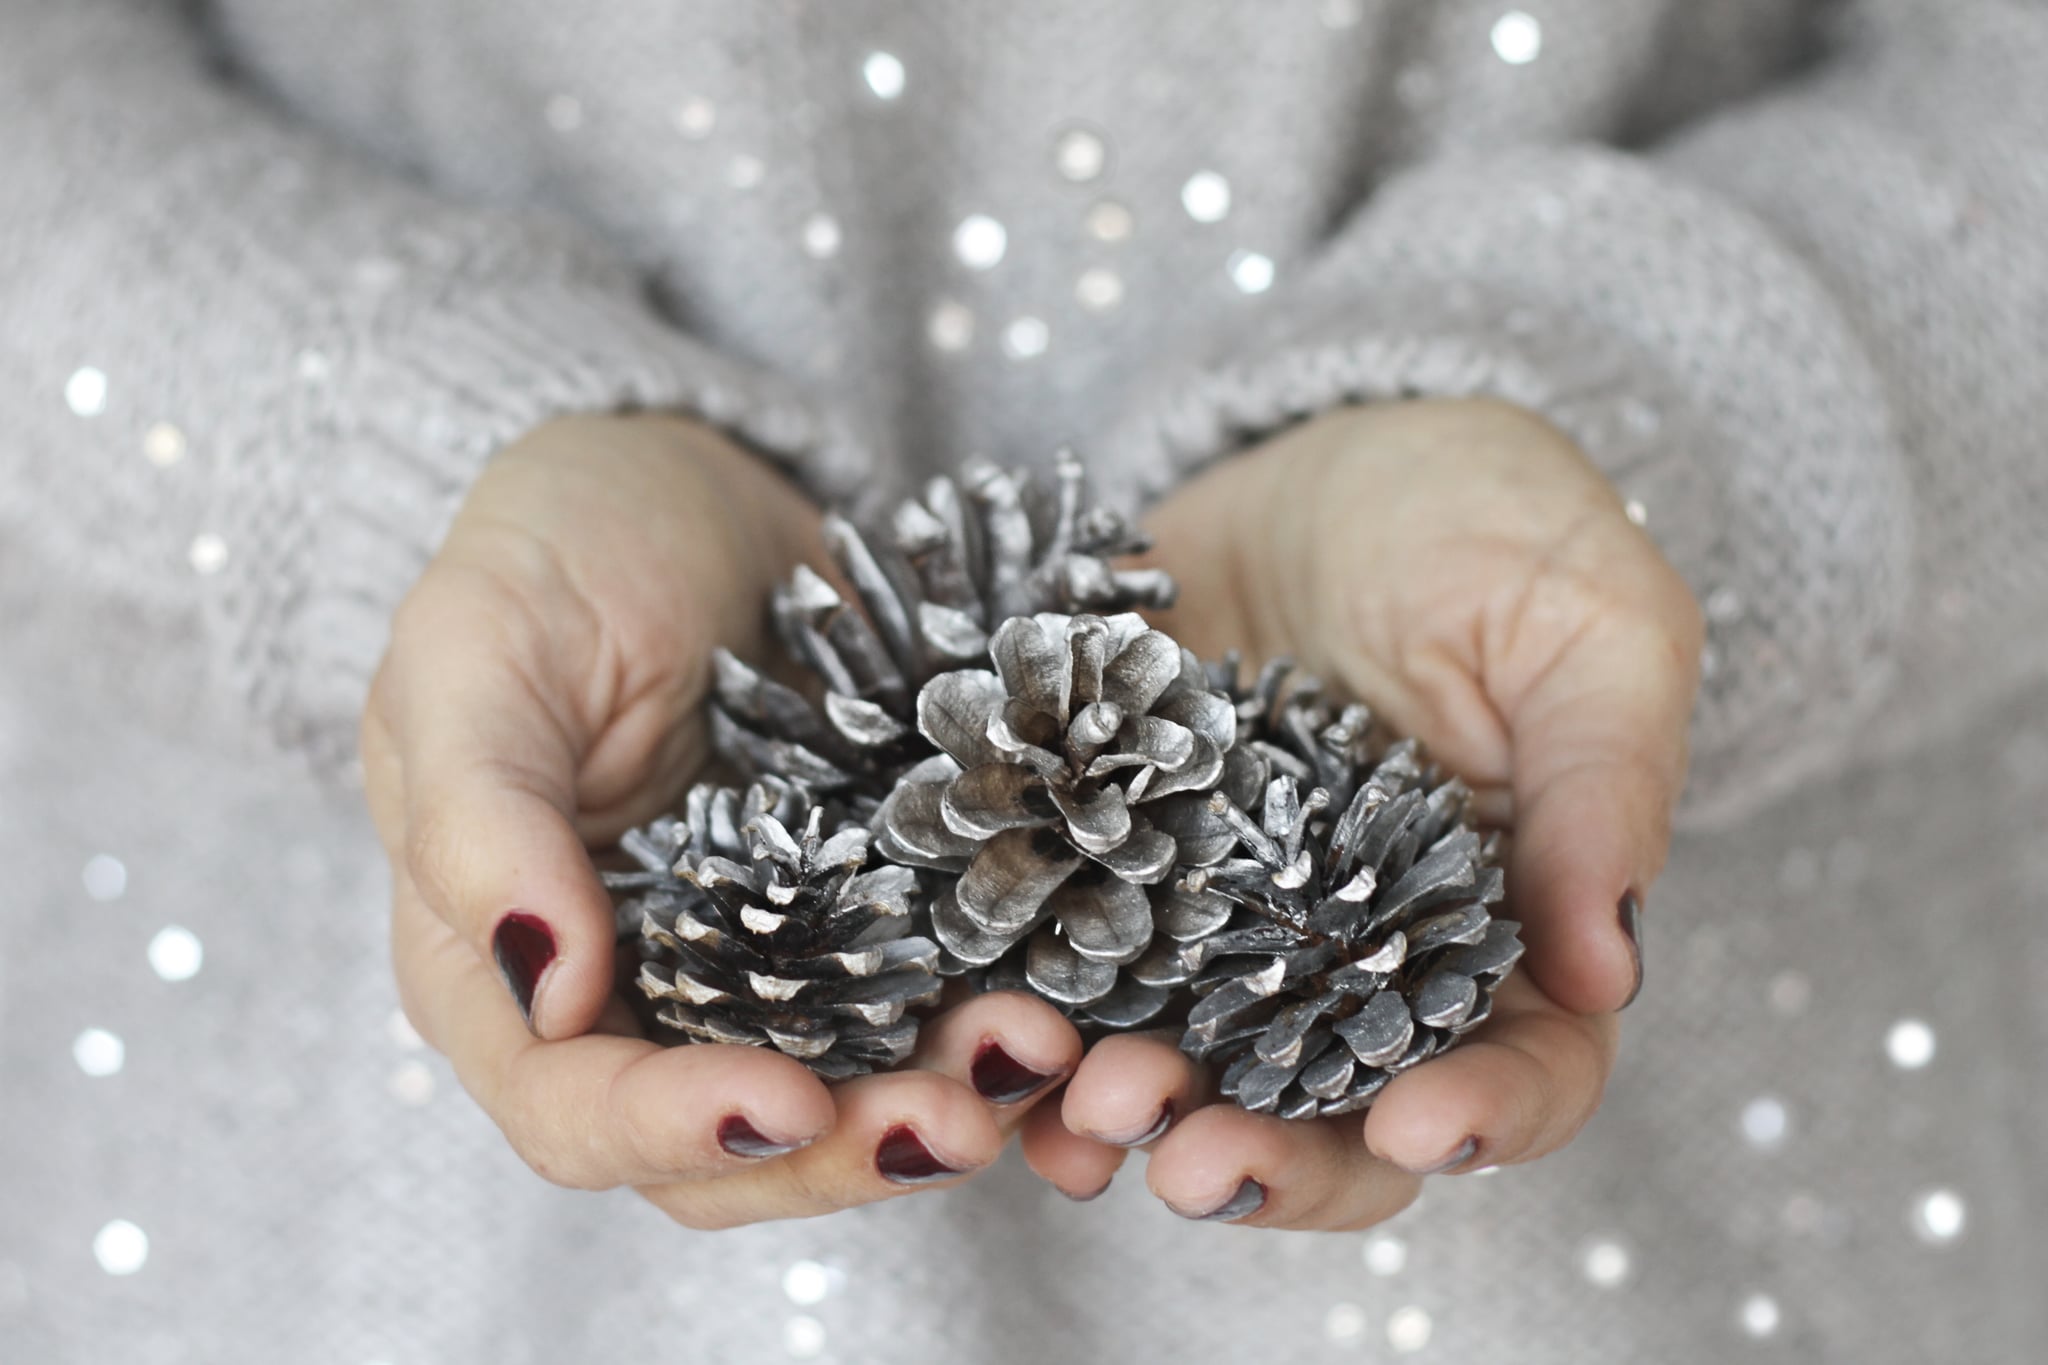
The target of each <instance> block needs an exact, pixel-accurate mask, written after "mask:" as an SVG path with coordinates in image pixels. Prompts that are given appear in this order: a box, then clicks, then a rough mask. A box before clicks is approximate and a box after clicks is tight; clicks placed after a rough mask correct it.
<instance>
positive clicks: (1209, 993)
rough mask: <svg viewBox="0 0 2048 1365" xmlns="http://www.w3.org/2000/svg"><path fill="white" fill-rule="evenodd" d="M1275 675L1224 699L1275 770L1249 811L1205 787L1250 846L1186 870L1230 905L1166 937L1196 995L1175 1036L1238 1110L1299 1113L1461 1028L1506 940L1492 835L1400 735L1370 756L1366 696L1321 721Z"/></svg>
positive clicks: (1368, 1096)
mask: <svg viewBox="0 0 2048 1365" xmlns="http://www.w3.org/2000/svg"><path fill="white" fill-rule="evenodd" d="M1288 680H1289V670H1288V668H1287V667H1286V666H1285V665H1281V666H1278V667H1275V668H1269V669H1268V670H1267V672H1266V673H1265V674H1262V675H1261V677H1260V680H1259V683H1258V684H1257V685H1255V686H1254V688H1253V689H1252V690H1251V691H1250V692H1249V693H1241V694H1237V700H1238V702H1239V705H1240V709H1241V712H1242V713H1243V715H1242V718H1243V719H1245V720H1246V721H1247V728H1248V730H1251V731H1252V732H1253V733H1252V735H1251V736H1250V737H1249V738H1248V742H1247V745H1246V752H1248V753H1254V754H1257V755H1258V756H1259V757H1260V758H1261V759H1262V760H1263V761H1264V762H1265V763H1267V764H1269V765H1270V766H1271V768H1272V769H1273V770H1274V771H1275V773H1276V775H1275V776H1274V777H1273V778H1272V779H1271V780H1270V781H1269V782H1268V783H1267V784H1266V788H1265V793H1264V800H1263V804H1262V806H1261V809H1260V815H1259V818H1258V819H1257V820H1254V819H1253V818H1252V817H1251V816H1249V815H1247V814H1246V813H1245V812H1244V811H1243V810H1242V809H1241V808H1240V806H1241V804H1242V803H1236V802H1234V801H1233V800H1232V798H1231V797H1229V796H1228V795H1226V794H1224V793H1218V794H1217V795H1216V796H1215V797H1214V798H1212V810H1213V812H1214V813H1215V814H1216V815H1217V816H1218V817H1219V818H1221V819H1223V820H1224V821H1226V822H1227V823H1228V824H1230V826H1231V827H1232V828H1233V830H1234V831H1235V833H1236V836H1237V841H1238V843H1239V845H1240V847H1241V849H1242V851H1243V852H1244V853H1245V854H1248V855H1249V856H1246V857H1239V858H1231V859H1226V860H1223V861H1219V862H1217V863H1215V864H1214V865H1213V866H1208V867H1203V868H1199V869H1197V870H1195V871H1194V872H1192V873H1190V874H1189V875H1188V877H1187V878H1186V881H1185V885H1186V887H1187V889H1189V890H1192V891H1198V892H1208V893H1219V892H1220V893H1221V894H1223V895H1224V896H1226V897H1228V898H1229V899H1231V900H1232V901H1234V902H1236V903H1237V904H1238V905H1239V906H1240V907H1242V908H1241V909H1240V910H1239V911H1238V913H1237V914H1236V915H1235V916H1234V917H1233V919H1232V920H1231V923H1230V924H1229V926H1228V927H1226V928H1225V929H1223V930H1222V931H1221V932H1218V933H1216V934H1214V935H1211V936H1209V937H1207V938H1204V939H1200V940H1198V941H1196V942H1193V943H1190V944H1188V945H1187V946H1186V947H1185V948H1184V949H1183V950H1182V956H1181V961H1182V965H1183V967H1184V968H1185V969H1186V970H1187V971H1188V972H1190V973H1191V974H1192V977H1193V979H1192V987H1193V990H1194V992H1195V994H1196V995H1197V996H1198V997H1199V999H1198V1000H1197V1001H1196V1003H1195V1004H1194V1006H1193V1007H1192V1008H1191V1009H1190V1010H1189V1012H1188V1020H1187V1023H1188V1028H1187V1032H1186V1034H1185V1035H1184V1036H1183V1038H1182V1040H1181V1047H1182V1049H1183V1050H1184V1051H1186V1052H1187V1053H1188V1054H1189V1055H1190V1056H1192V1057H1194V1058H1195V1059H1197V1060H1200V1061H1212V1062H1216V1063H1219V1064H1221V1065H1222V1066H1223V1074H1222V1077H1221V1081H1220V1088H1221V1090H1222V1092H1223V1093H1224V1094H1226V1095H1229V1096H1231V1097H1232V1098H1234V1099H1236V1100H1237V1102H1238V1103H1239V1104H1240V1105H1242V1106H1243V1107H1244V1108H1246V1109H1250V1110H1254V1111H1257V1112H1270V1113H1277V1114H1279V1115H1280V1116H1281V1117H1283V1118H1310V1117H1316V1116H1330V1115H1336V1114H1347V1113H1352V1112H1354V1111H1357V1110H1361V1109H1364V1108H1366V1107H1367V1106H1369V1105H1370V1104H1371V1103H1372V1100H1373V1097H1374V1096H1375V1095H1376V1094H1377V1093H1378V1092H1379V1090H1380V1089H1381V1087H1383V1086H1384V1085H1385V1084H1386V1083H1387V1081H1388V1079H1389V1078H1391V1077H1392V1076H1394V1075H1395V1074H1397V1073H1399V1072H1401V1071H1404V1070H1406V1069H1408V1068H1409V1067H1411V1066H1414V1065H1416V1064H1418V1063H1420V1062H1422V1061H1424V1060H1426V1059H1428V1058H1429V1057H1431V1056H1433V1055H1434V1054H1436V1053H1438V1052H1441V1051H1444V1050H1445V1049H1447V1048H1449V1047H1451V1046H1453V1045H1454V1044H1455V1043H1456V1042H1457V1040H1458V1039H1459V1038H1460V1037H1461V1036H1463V1035H1464V1034H1465V1033H1466V1032H1467V1031H1469V1030H1470V1029H1473V1028H1476V1027H1477V1026H1478V1025H1479V1024H1480V1023H1482V1022H1483V1021H1484V1020H1485V1019H1486V1018H1487V1016H1488V1014H1489V1013H1490V1011H1491V1009H1492V995H1493V990H1494V988H1495V987H1496V986H1498V985H1499V983H1500V981H1501V979H1502V978H1504V977H1505V976H1506V975H1507V974H1508V972H1509V971H1510V970H1511V969H1512V967H1513V966H1514V964H1515V962H1516V960H1517V959H1518V958H1519V957H1520V956H1521V952H1522V945H1521V942H1520V940H1519V937H1518V934H1519V930H1520V926H1519V925H1517V924H1515V923H1513V922H1512V921H1507V920H1496V919H1494V918H1493V917H1492V915H1491V913H1490V911H1489V910H1488V907H1489V906H1491V905H1493V904H1495V903H1497V902H1498V901H1499V900H1500V899H1501V894H1502V886H1503V877H1502V874H1501V871H1500V869H1499V868H1498V867H1497V866H1495V865H1494V864H1495V857H1496V853H1497V841H1496V840H1495V839H1492V838H1487V839H1482V838H1481V837H1480V835H1479V834H1478V832H1477V831H1475V830H1474V829H1473V828H1472V827H1471V826H1470V825H1469V824H1467V823H1465V813H1466V804H1467V801H1468V799H1469V796H1470V793H1469V791H1468V790H1467V789H1466V787H1465V786H1464V784H1463V783H1461V782H1459V781H1458V780H1456V779H1455V778H1453V779H1450V780H1439V776H1438V774H1437V773H1436V771H1435V769H1433V768H1431V769H1429V770H1427V771H1425V769H1424V767H1423V765H1422V762H1421V760H1420V757H1419V751H1418V747H1417V745H1416V744H1415V742H1414V741H1412V740H1408V741H1403V742H1401V743H1397V744H1393V745H1391V746H1388V747H1386V748H1384V749H1383V750H1381V751H1380V752H1379V753H1378V754H1377V755H1376V756H1370V755H1371V740H1370V737H1369V732H1370V730H1371V718H1370V714H1369V713H1368V712H1367V711H1366V710H1365V708H1363V707H1361V706H1349V707H1346V708H1344V710H1343V711H1342V712H1341V713H1340V714H1339V715H1338V716H1337V717H1335V718H1334V719H1333V718H1331V717H1330V715H1329V713H1328V709H1327V707H1326V706H1324V705H1323V703H1322V698H1321V689H1320V686H1319V685H1318V684H1316V683H1315V682H1314V680H1312V679H1306V678H1301V677H1299V676H1298V675H1297V676H1296V677H1295V679H1294V681H1295V684H1296V686H1295V688H1294V690H1293V692H1292V694H1291V695H1286V696H1283V689H1284V686H1285V684H1286V683H1287V682H1288ZM1311 779H1314V780H1315V782H1316V783H1317V785H1314V786H1309V787H1308V790H1307V794H1306V795H1304V794H1303V788H1304V786H1305V785H1306V784H1307V783H1308V782H1309V781H1310V780H1311ZM1336 792H1342V793H1344V795H1343V796H1342V797H1337V796H1335V795H1334V794H1333V793H1336ZM1338 812H1341V814H1339V813H1338Z"/></svg>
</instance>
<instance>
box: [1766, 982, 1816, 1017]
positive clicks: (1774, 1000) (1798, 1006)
mask: <svg viewBox="0 0 2048 1365" xmlns="http://www.w3.org/2000/svg"><path fill="white" fill-rule="evenodd" d="M1770 995H1771V1008H1772V1009H1774V1010H1776V1011H1777V1012H1778V1013H1779V1014H1782V1015H1784V1016H1785V1017H1786V1018H1787V1019H1791V1018H1794V1017H1796V1016H1798V1015H1801V1014H1804V1013H1806V1007H1807V1005H1808V1004H1810V1003H1811V1002H1812V1000H1813V983H1812V982H1811V981H1808V980H1807V979H1806V977H1805V976H1804V975H1803V974H1802V973H1799V972H1779V973H1778V974H1777V975H1776V976H1774V977H1772V978H1771V989H1770Z"/></svg>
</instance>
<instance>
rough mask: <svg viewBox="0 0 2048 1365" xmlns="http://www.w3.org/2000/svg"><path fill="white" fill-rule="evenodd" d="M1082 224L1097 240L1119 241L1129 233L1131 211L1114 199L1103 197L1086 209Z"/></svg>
mask: <svg viewBox="0 0 2048 1365" xmlns="http://www.w3.org/2000/svg"><path fill="white" fill-rule="evenodd" d="M1084 226H1085V227H1086V228H1087V229H1088V235H1089V236H1090V237H1093V238H1094V239H1095V240H1096V241H1098V242H1121V241H1123V240H1125V239H1126V238H1128V237H1129V236H1130V235H1131V227H1132V221H1131V211H1130V210H1129V209H1127V208H1125V207H1124V206H1123V205H1122V204H1119V203H1117V202H1116V200H1114V199H1104V200H1101V201H1099V202H1098V203H1096V204H1095V205H1094V207H1092V208H1090V209H1089V210H1088V218H1087V221H1086V222H1085V224H1084Z"/></svg>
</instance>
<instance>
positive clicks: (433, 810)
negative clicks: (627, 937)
mask: <svg viewBox="0 0 2048 1365" xmlns="http://www.w3.org/2000/svg"><path fill="white" fill-rule="evenodd" d="M529 610H530V608H529V607H528V606H527V604H526V602H525V599H524V598H523V597H520V596H518V595H515V594H512V593H509V592H506V591H502V590H500V589H499V588H497V587H496V586H495V585H494V583H493V582H492V581H491V580H490V579H489V578H488V577H487V576H486V575H482V574H479V573H476V572H474V571H464V570H461V569H459V568H456V569H447V570H438V571H435V574H434V576H432V577H431V578H430V579H423V580H422V581H421V584H420V586H419V587H418V588H416V589H415V591H414V594H413V595H412V596H411V597H409V598H408V599H407V602H406V604H405V605H404V606H403V607H402V608H401V609H400V612H399V615H398V617H397V619H396V620H395V621H394V624H393V643H392V653H393V656H394V657H395V658H398V659H401V660H404V661H405V662H404V663H403V665H402V666H401V667H398V668H395V669H394V670H393V672H392V676H391V681H390V689H391V703H390V707H389V710H390V714H391V715H392V717H393V724H392V729H393V732H394V739H395V741H396V745H397V750H398V755H399V761H400V764H401V765H402V767H403V770H404V788H405V791H404V816H403V822H404V839H403V846H402V849H401V850H400V856H401V858H402V860H403V862H404V865H405V869H406V872H407V874H408V875H409V876H410V878H411V880H412V882H413V884H414V885H415V886H416V887H417V888H418V891H419V894H420V896H421V898H422V899H423V900H424V902H425V903H426V905H427V906H428V908H429V909H431V910H432V911H433V912H434V913H435V914H436V915H438V916H439V917H440V918H441V919H442V920H443V921H444V922H446V923H447V924H448V925H449V926H450V927H451V928H453V929H454V930H455V931H456V933H458V934H459V935H460V936H461V937H462V938H463V939H464V940H465V941H466V942H468V943H469V945H470V946H471V948H472V949H473V950H474V951H475V952H476V954H477V956H478V957H479V958H480V959H481V960H483V961H485V962H491V963H494V964H495V965H496V967H497V969H498V971H499V973H500V975H501V976H502V978H503V980H504V989H506V990H507V991H509V993H510V995H511V998H512V999H513V1000H514V1001H516V1002H517V1003H518V1004H519V1006H520V1009H521V1012H522V1013H523V1014H524V1015H525V1016H526V1017H527V1020H528V1022H529V1024H530V1025H531V1027H532V1028H533V1030H534V1032H535V1033H536V1034H537V1035H538V1036H540V1037H544V1038H565V1037H571V1036H574V1035H575V1034H578V1033H581V1032H583V1031H584V1030H585V1029H587V1028H589V1027H590V1025H591V1024H592V1023H593V1022H595V1020H596V1019H597V1017H598V1014H599V1013H600V1011H602V1010H603V1008H604V1004H605V1001H606V999H607V998H608V997H609V996H610V994H611V988H612V945H613V942H614V938H615V933H614V928H613V913H612V906H611V899H610V896H609V895H608V893H607V892H606V891H605V889H604V887H603V885H602V883H600V882H599V880H598V877H597V873H596V871H595V870H594V869H593V867H592V866H591V862H590V856H589V854H588V852H587V851H586V849H585V848H584V845H583V841H582V839H581V838H580V837H578V835H577V833H576V829H575V827H574V825H573V823H572V817H573V816H574V813H575V810H576V797H575V773H576V765H577V758H578V754H579V751H580V746H581V745H582V744H583V737H582V736H580V735H578V734H576V733H575V732H574V730H573V722H572V721H571V720H569V719H567V718H566V713H567V711H568V709H569V708H566V707H563V706H559V705H557V704H555V703H554V702H553V701H551V698H555V697H557V696H559V695H561V693H562V691H563V688H562V687H561V686H559V685H558V683H557V682H556V680H554V679H551V678H550V677H548V668H549V665H548V663H547V661H546V658H545V657H544V656H545V654H546V651H547V647H546V646H545V645H542V644H538V643H536V640H538V639H539V638H540V636H541V633H540V630H539V628H538V627H537V626H534V625H532V624H531V623H530V622H529V620H528V613H529ZM565 628H566V627H565ZM536 678H538V679H540V681H538V682H536V681H535V679H536Z"/></svg>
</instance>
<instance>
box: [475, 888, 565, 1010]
mask: <svg viewBox="0 0 2048 1365" xmlns="http://www.w3.org/2000/svg"><path fill="white" fill-rule="evenodd" d="M491 956H492V957H494V958H496V959H497V960H498V974H499V975H500V976H502V977H504V978H505V987H506V989H508V990H510V991H511V992H512V998H513V999H514V1000H515V1001H517V1002H518V1003H519V1014H520V1017H522V1018H523V1019H525V1020H526V1026H527V1027H528V1028H532V1027H533V992H534V989H535V988H536V987H538V986H539V985H540V978H541V973H543V972H545V971H546V970H547V969H548V964H549V963H550V962H553V961H554V960H555V933H554V930H552V929H550V928H548V922H547V921H546V920H544V919H542V918H541V917H540V916H539V915H529V914H528V913H526V912H525V911H524V910H514V911H513V912H512V913H510V914H509V915H507V916H505V918H503V919H501V920H499V921H498V927H497V929H496V930H495V931H493V932H492V934H491Z"/></svg>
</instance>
